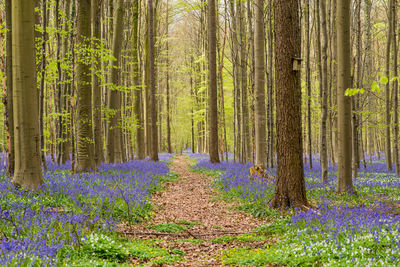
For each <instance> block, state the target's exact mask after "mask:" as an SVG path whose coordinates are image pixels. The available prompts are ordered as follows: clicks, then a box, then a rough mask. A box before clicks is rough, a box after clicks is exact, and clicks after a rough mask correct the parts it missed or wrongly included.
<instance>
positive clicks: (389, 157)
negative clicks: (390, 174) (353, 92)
mask: <svg viewBox="0 0 400 267" xmlns="http://www.w3.org/2000/svg"><path fill="white" fill-rule="evenodd" d="M392 7H393V0H389V19H388V21H389V30H388V38H387V41H386V59H385V67H386V77H387V78H388V80H390V79H389V76H390V47H391V44H392V36H393V34H392V32H393V26H392V25H393V24H392V23H391V21H392V16H393V14H392V9H393V8H392ZM385 99H386V127H385V128H386V166H387V168H388V169H389V170H392V169H393V167H392V146H391V142H392V140H391V137H390V127H391V118H390V82H388V83H387V84H386V91H385Z"/></svg>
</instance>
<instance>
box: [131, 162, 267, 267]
mask: <svg viewBox="0 0 400 267" xmlns="http://www.w3.org/2000/svg"><path fill="white" fill-rule="evenodd" d="M170 169H171V171H172V172H175V173H177V174H178V175H179V180H178V181H175V182H173V183H169V184H168V185H166V187H167V188H166V190H163V191H161V192H157V193H156V194H155V196H154V197H153V200H152V202H153V204H154V206H155V215H154V216H153V218H152V219H151V220H150V221H149V222H146V223H145V224H140V225H135V226H131V227H129V228H130V229H129V232H130V235H129V236H130V237H135V238H139V239H150V238H158V239H159V240H160V242H159V243H158V245H159V246H161V247H164V248H170V249H180V250H182V251H184V252H185V254H186V256H185V260H184V261H183V262H179V263H177V264H176V265H177V266H220V265H221V263H220V262H219V260H218V255H219V254H220V253H221V251H222V250H225V249H230V248H236V247H244V246H246V247H254V248H258V247H260V248H261V247H263V245H264V244H265V241H249V242H245V243H241V242H222V243H215V242H212V240H214V239H215V238H217V237H221V236H224V235H225V236H226V235H232V236H236V235H237V233H248V232H252V230H254V228H255V227H257V226H260V225H263V224H265V223H266V221H262V220H258V219H255V218H254V217H252V216H251V215H249V214H246V213H244V212H241V211H238V210H235V209H233V207H234V203H227V202H225V201H221V200H215V196H216V194H217V193H216V192H214V191H213V189H212V187H211V182H212V180H213V179H214V178H213V177H209V176H207V175H204V174H199V173H195V172H192V171H190V164H189V160H188V159H187V158H186V157H184V156H177V157H176V158H175V159H174V161H173V163H172V165H170ZM165 224H168V226H167V230H168V229H169V230H171V229H170V228H168V227H169V226H172V227H174V226H176V225H178V227H179V226H180V227H183V228H184V229H183V230H182V229H181V231H180V233H171V234H168V233H160V228H158V230H159V232H157V231H155V230H153V229H157V228H155V227H157V226H158V227H160V225H163V226H164V231H165ZM161 231H162V230H161ZM151 233H154V235H153V234H151ZM157 233H159V234H157ZM190 239H192V240H190Z"/></svg>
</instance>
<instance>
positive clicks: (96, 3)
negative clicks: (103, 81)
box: [91, 0, 104, 166]
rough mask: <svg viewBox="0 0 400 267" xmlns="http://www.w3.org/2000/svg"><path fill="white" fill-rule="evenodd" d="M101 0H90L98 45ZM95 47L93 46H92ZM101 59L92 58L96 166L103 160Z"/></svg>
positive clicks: (95, 39)
mask: <svg viewBox="0 0 400 267" xmlns="http://www.w3.org/2000/svg"><path fill="white" fill-rule="evenodd" d="M102 6H103V0H92V11H91V12H92V36H93V39H94V40H93V43H94V46H96V45H100V42H101V17H102V16H101V14H102V12H103V10H102ZM93 48H95V47H93ZM100 64H101V59H100V58H99V57H95V58H94V63H93V66H92V67H93V73H92V94H93V96H92V97H93V100H92V101H93V134H94V161H95V163H96V166H100V164H101V162H103V161H104V152H103V135H102V131H101V128H102V121H101V87H100V79H99V74H100V71H101V65H100Z"/></svg>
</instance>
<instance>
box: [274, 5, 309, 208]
mask: <svg viewBox="0 0 400 267" xmlns="http://www.w3.org/2000/svg"><path fill="white" fill-rule="evenodd" d="M274 4H275V6H274V11H275V80H276V81H275V88H276V124H277V126H276V127H277V138H278V140H277V156H278V157H277V160H278V161H277V164H278V166H277V178H276V187H275V192H274V196H273V199H272V206H273V207H282V208H286V207H302V206H305V205H308V202H307V196H306V188H305V181H304V170H303V144H302V130H301V83H300V71H295V70H293V61H294V60H295V58H299V57H300V56H301V41H300V18H299V1H298V0H286V1H280V0H275V1H274Z"/></svg>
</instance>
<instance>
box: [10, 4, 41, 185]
mask: <svg viewBox="0 0 400 267" xmlns="http://www.w3.org/2000/svg"><path fill="white" fill-rule="evenodd" d="M34 4H35V2H34V0H14V1H12V5H11V10H12V15H11V16H12V23H11V24H12V58H13V73H12V77H13V103H14V105H13V113H14V134H15V135H14V138H15V139H14V140H15V172H14V177H13V179H12V182H13V183H15V184H18V185H20V186H21V187H22V188H24V189H37V188H38V187H39V186H40V185H41V184H42V183H43V182H42V174H41V169H40V137H39V123H38V121H39V113H38V111H39V101H38V91H37V88H36V76H35V69H36V62H35V39H34V38H35V33H34V25H35V14H34V8H35V5H34Z"/></svg>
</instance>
